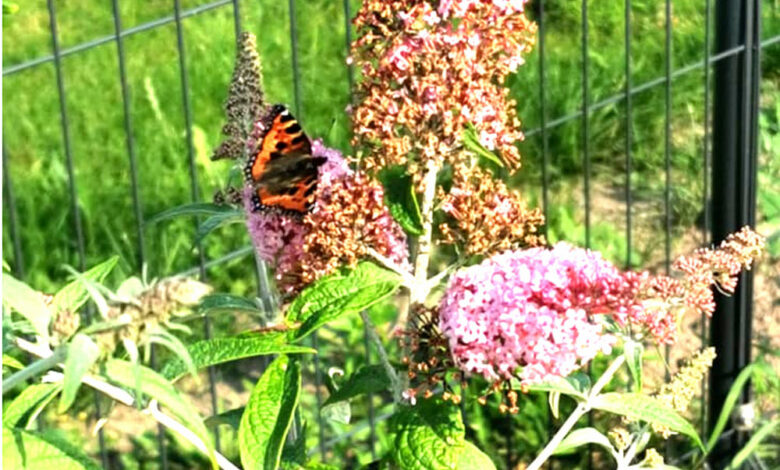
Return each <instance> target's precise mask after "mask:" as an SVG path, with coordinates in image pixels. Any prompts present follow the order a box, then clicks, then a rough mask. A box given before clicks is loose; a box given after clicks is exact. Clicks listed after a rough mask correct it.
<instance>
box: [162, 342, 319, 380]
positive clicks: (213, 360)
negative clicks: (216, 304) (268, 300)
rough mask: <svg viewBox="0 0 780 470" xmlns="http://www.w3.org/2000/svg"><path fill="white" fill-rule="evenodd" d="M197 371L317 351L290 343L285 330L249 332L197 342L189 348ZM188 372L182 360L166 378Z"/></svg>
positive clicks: (170, 367) (171, 366)
mask: <svg viewBox="0 0 780 470" xmlns="http://www.w3.org/2000/svg"><path fill="white" fill-rule="evenodd" d="M187 351H188V352H189V354H190V358H191V359H192V363H193V365H194V366H195V368H196V369H202V368H204V367H208V366H213V365H217V364H222V363H225V362H230V361H236V360H238V359H245V358H248V357H254V356H262V355H268V354H314V353H316V352H317V351H316V350H314V349H312V348H309V347H305V346H301V345H298V344H289V343H288V342H287V334H286V333H285V332H283V331H266V332H263V333H247V334H243V335H240V336H233V337H229V338H213V339H208V340H203V341H197V342H195V343H192V344H190V345H188V346H187ZM187 371H188V369H187V365H186V364H185V363H184V361H182V360H181V359H179V358H175V359H172V360H171V361H170V362H168V363H166V364H165V366H164V367H163V368H162V375H163V376H164V377H166V378H167V379H169V380H172V381H173V380H176V379H178V378H180V377H181V376H182V375H184V374H186V373H187Z"/></svg>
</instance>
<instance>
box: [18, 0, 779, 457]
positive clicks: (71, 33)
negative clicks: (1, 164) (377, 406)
mask: <svg viewBox="0 0 780 470" xmlns="http://www.w3.org/2000/svg"><path fill="white" fill-rule="evenodd" d="M205 3H206V2H205V1H204V0H184V1H182V7H183V8H185V9H187V8H192V7H196V6H199V5H203V4H205ZM239 3H240V6H241V8H240V12H241V15H240V17H241V22H242V24H243V26H244V28H245V29H247V30H249V31H252V32H254V33H255V34H257V36H258V42H259V47H260V53H261V57H262V61H263V69H264V76H265V77H264V80H265V89H266V93H267V95H268V97H269V101H274V102H282V103H287V104H289V105H292V104H293V102H294V98H293V89H294V86H293V72H292V63H291V57H292V54H291V46H290V26H289V22H288V10H287V2H285V1H281V0H253V1H248V0H244V1H241V2H239ZM120 4H121V5H120V8H121V12H120V13H121V20H122V25H123V28H124V29H128V28H132V27H136V26H139V25H142V24H144V23H147V22H150V21H154V20H155V19H157V18H160V17H165V16H169V15H172V14H173V10H172V8H173V7H172V2H170V1H162V0H145V1H127V0H126V1H123V2H120ZM55 5H56V7H57V11H58V26H59V31H60V43H61V46H62V48H63V49H66V48H68V47H73V46H76V45H78V44H81V43H83V42H84V41H89V40H93V39H95V38H99V37H104V36H110V35H112V34H113V32H114V29H113V28H114V26H113V18H112V14H111V3H110V2H108V1H107V0H103V1H97V0H68V1H65V0H57V1H55ZM358 5H359V2H358V1H352V5H351V6H352V11H353V12H354V11H356V10H357V8H358ZM20 7H21V9H20V11H19V12H18V13H16V14H14V15H11V16H4V17H3V51H4V56H3V67H4V68H7V67H10V66H13V65H15V64H19V63H22V62H24V61H27V60H31V59H35V58H38V57H43V56H47V55H50V54H51V37H50V34H49V17H48V12H47V10H46V4H45V2H44V1H42V0H39V1H36V2H24V3H21V2H20ZM296 9H297V11H296V13H297V19H298V22H297V26H298V28H297V29H298V35H299V48H298V53H299V58H300V80H301V97H300V98H301V109H300V110H298V117H299V119H300V120H301V121H302V123H303V126H304V128H305V129H306V130H307V131H308V133H309V134H310V135H311V136H312V137H322V138H324V139H325V141H326V143H327V144H328V145H330V146H333V147H337V148H340V149H341V150H343V151H349V145H348V142H349V125H348V124H349V123H348V119H347V116H346V114H345V112H344V110H345V108H346V107H347V106H348V105H349V103H350V94H349V88H348V83H347V67H346V65H345V59H346V55H347V53H346V49H345V18H344V11H343V6H342V2H340V1H335V0H297V1H296ZM545 10H546V27H547V36H546V48H547V49H546V71H547V72H546V88H545V90H544V96H545V99H546V108H547V121H548V122H549V121H552V120H554V119H556V118H559V117H562V116H567V115H570V114H572V113H575V112H577V111H578V110H579V109H580V108H581V106H582V85H581V67H582V58H581V35H580V29H581V16H580V2H579V1H574V0H549V1H547V2H545ZM589 13H590V16H589V27H590V47H589V50H588V57H589V61H590V76H589V80H590V96H589V99H590V101H591V103H595V102H598V101H600V100H603V99H606V98H608V97H610V96H613V95H615V94H618V93H621V92H622V91H623V89H624V87H625V84H626V81H625V75H624V71H625V57H624V49H623V47H624V46H623V45H624V37H623V31H624V29H623V28H624V23H623V21H624V20H623V14H624V13H623V2H614V1H596V0H591V1H590V2H589ZM762 15H763V30H762V35H763V37H771V36H774V35H776V34H778V33H780V13H779V12H778V6H777V5H776V2H774V1H769V0H767V1H764V2H763V8H762ZM631 20H632V36H631V68H632V75H631V81H632V83H633V84H634V86H636V85H640V84H642V83H644V82H647V81H649V80H653V79H656V78H659V77H662V76H663V73H664V60H665V49H664V21H665V18H664V2H662V1H658V0H633V1H632V10H631ZM706 21H707V18H705V15H704V2H703V1H700V0H675V1H674V2H673V30H674V36H673V45H672V63H673V67H674V68H675V69H678V68H682V67H684V66H686V65H689V64H693V63H696V62H699V61H701V60H702V59H703V56H704V52H705V44H704V30H705V24H706ZM183 25H184V41H185V47H186V57H187V71H188V74H189V84H190V89H189V90H188V91H189V93H190V98H191V103H192V117H193V128H192V132H193V136H194V138H193V144H194V149H195V159H196V169H197V174H198V188H197V189H198V192H199V193H200V195H201V197H202V198H203V199H209V198H210V197H211V195H212V194H213V192H214V191H215V190H216V189H218V188H220V187H222V186H223V185H224V184H225V182H226V180H227V178H228V173H229V171H230V164H229V163H226V162H211V161H209V159H208V157H209V155H210V152H211V150H212V149H213V148H214V147H215V146H216V145H217V144H218V142H219V138H220V136H219V131H220V128H221V125H222V120H223V114H222V102H223V100H224V98H225V95H226V89H227V84H228V82H229V79H230V75H231V71H232V66H233V61H234V41H235V35H234V23H233V10H232V7H231V6H230V5H226V6H223V7H220V8H218V9H214V10H211V11H208V12H205V13H202V14H198V15H195V16H192V17H189V18H186V19H184V20H183ZM124 46H125V53H126V65H127V79H128V89H129V97H130V102H129V109H130V116H131V120H132V138H133V143H134V148H135V155H136V158H137V166H138V181H139V185H138V191H139V197H140V208H141V212H142V214H143V217H144V218H147V219H148V218H150V217H151V216H153V215H155V214H157V213H159V212H161V211H163V210H165V209H168V208H171V207H174V206H177V205H180V204H184V203H187V202H190V201H191V187H190V170H189V160H188V154H187V141H186V129H185V120H184V113H183V110H182V89H181V82H180V75H179V73H180V71H179V63H178V52H177V47H176V28H175V24H174V23H168V24H166V25H164V26H160V27H156V28H154V29H152V30H150V31H145V32H142V33H138V34H133V35H131V36H128V37H126V38H125V40H124ZM762 54H763V59H762V90H763V93H762V98H761V102H762V123H763V124H762V166H761V171H762V178H761V180H760V181H761V185H762V186H761V187H760V190H762V191H764V193H765V194H771V193H773V192H780V188H778V185H780V183H778V181H780V163H779V162H778V158H780V155H778V151H780V143H777V141H778V139H777V135H778V120H780V111H779V110H780V104H778V103H780V100H778V83H780V44H776V45H774V46H771V47H769V48H766V49H764V50H763V52H762ZM62 64H63V74H64V75H63V77H64V82H65V88H66V111H67V114H68V118H69V124H70V138H71V148H72V155H73V162H74V169H75V182H76V187H77V191H78V207H79V210H80V212H81V217H82V221H83V225H84V239H85V244H86V246H85V252H86V255H87V261H86V264H87V265H93V264H95V263H97V262H99V261H102V260H104V259H106V258H107V257H108V256H110V255H113V254H117V255H120V257H121V262H120V267H119V270H118V271H117V278H123V277H125V276H127V275H132V274H138V273H139V272H140V271H141V260H140V259H139V248H138V246H139V240H138V236H137V233H138V224H137V221H136V219H135V217H134V212H133V200H132V187H131V180H130V176H131V175H130V165H129V157H128V148H127V135H126V133H125V117H124V114H123V102H122V91H121V88H120V82H119V69H118V60H117V47H116V44H115V42H113V41H108V42H106V43H105V44H103V45H101V46H99V47H96V48H93V49H90V50H88V51H84V52H80V53H77V54H74V55H70V56H68V57H65V58H63V61H62ZM510 85H511V87H512V91H513V96H514V97H515V98H516V99H517V101H518V112H519V115H520V117H521V119H522V120H523V123H524V128H525V129H526V130H529V129H534V128H536V127H537V126H539V124H540V122H541V117H540V111H539V105H540V84H539V57H538V49H537V50H535V51H534V52H533V53H532V54H531V55H530V56H529V57H528V59H527V63H526V65H524V66H523V67H522V68H520V70H519V72H518V73H517V75H516V76H514V77H512V79H511V80H510ZM672 96H673V101H672V107H671V116H672V121H671V123H672V132H673V134H672V136H671V155H670V156H671V167H672V187H671V191H672V194H671V196H672V211H673V214H672V215H673V222H674V227H675V231H674V233H673V236H674V240H675V241H676V240H677V239H678V237H679V236H680V235H681V234H682V233H684V232H685V230H686V229H687V228H689V227H691V226H693V225H694V224H695V223H696V221H697V218H699V217H700V214H701V211H702V209H703V205H704V203H703V190H704V189H703V181H704V166H703V142H704V127H703V126H704V111H703V103H704V97H705V88H704V71H703V69H696V70H694V71H692V72H690V73H688V74H685V75H683V76H681V77H678V78H676V79H675V80H674V81H673V83H672ZM58 99H59V98H58V93H57V87H56V81H55V71H54V66H53V64H52V63H51V62H49V63H46V64H43V65H40V66H36V67H32V68H28V69H26V70H23V71H21V72H18V73H14V74H11V75H6V76H4V79H3V102H4V103H3V104H4V106H3V137H4V158H5V159H7V167H8V170H9V171H8V173H9V174H8V176H9V178H10V180H11V182H12V189H13V195H14V198H15V202H16V206H17V207H16V209H17V219H18V229H19V234H20V239H21V248H22V252H23V260H21V261H23V267H24V271H25V273H26V280H27V281H29V282H30V284H31V285H33V286H35V287H36V288H40V289H42V290H44V291H52V290H54V289H55V286H58V285H61V283H62V281H63V280H64V279H65V277H66V272H65V271H64V270H63V269H62V266H63V265H65V264H70V265H73V266H77V265H78V257H77V251H76V241H75V235H74V233H75V232H74V228H73V214H72V213H71V212H70V202H69V189H68V175H67V168H66V160H65V153H64V145H63V135H62V127H61V118H60V111H59V101H58ZM664 114H665V108H664V89H663V86H658V87H654V88H652V89H648V90H646V91H643V92H641V93H639V94H636V95H634V97H633V114H632V120H631V123H630V124H631V129H632V133H633V142H632V145H631V155H632V159H633V172H632V174H631V183H632V188H633V193H632V195H633V198H634V200H635V202H636V207H635V208H634V210H633V216H634V224H635V226H634V227H633V229H634V230H635V239H634V246H633V247H632V248H633V249H632V255H631V256H632V261H633V263H634V264H637V263H641V262H646V261H654V260H655V261H657V260H658V256H659V253H663V237H662V236H660V234H661V233H662V232H661V230H662V229H663V220H664V217H663V216H664V214H663V210H664V206H663V193H664V158H665V154H664V137H665V134H664ZM589 125H590V140H589V141H588V142H583V139H582V134H581V126H582V121H581V119H580V118H577V119H573V120H571V121H569V122H567V123H565V124H562V125H559V126H556V127H554V128H552V129H550V130H549V131H548V133H547V137H548V145H549V147H548V148H549V159H550V164H551V166H550V182H551V187H550V193H549V194H550V202H551V206H550V209H549V214H550V233H551V238H553V239H569V240H573V241H575V242H578V243H584V237H585V231H584V227H583V220H584V210H585V205H584V197H583V188H582V180H583V148H584V146H585V145H587V148H588V150H589V152H590V157H591V159H592V177H593V191H592V192H593V193H594V194H597V195H600V199H599V200H598V201H599V203H596V204H593V206H592V208H591V209H592V213H591V221H592V233H591V237H592V240H591V241H592V245H593V247H594V248H598V249H601V250H603V251H604V252H605V253H606V255H607V256H608V257H610V258H611V259H613V260H615V261H617V262H619V263H623V262H624V260H626V257H627V251H628V250H627V246H626V241H625V233H626V226H625V219H624V212H625V205H624V203H623V202H622V201H623V197H624V186H625V183H626V181H625V176H624V174H625V162H626V153H625V132H626V119H625V109H624V104H623V102H622V101H620V100H618V101H616V102H615V103H614V104H611V105H609V106H606V107H604V108H602V109H600V110H598V111H596V112H594V113H592V114H591V115H590V116H589ZM765 142H770V143H769V144H766V145H765V144H764V143H765ZM772 142H774V143H772ZM541 148H542V147H541V139H540V135H539V134H536V135H534V136H531V137H529V138H528V139H527V140H526V141H525V142H523V143H521V144H520V149H521V153H522V155H523V166H524V167H523V169H521V170H520V172H519V173H518V174H516V175H515V176H513V177H512V182H513V184H514V185H515V186H516V187H517V188H518V189H519V190H521V191H522V192H523V193H524V194H525V195H526V196H527V197H528V199H529V200H530V201H531V203H532V204H540V203H541V184H540V182H541V162H542V154H541ZM6 189H8V188H6ZM5 199H6V203H5V204H4V205H3V221H4V225H3V248H4V250H5V251H4V255H3V257H4V259H5V260H6V261H8V262H9V264H10V265H11V267H12V268H15V267H17V266H19V262H20V260H16V259H14V256H13V250H12V248H11V247H12V243H11V232H10V226H9V223H8V222H9V210H8V207H9V206H8V198H7V197H6V198H5ZM776 217H780V212H778V213H777V215H776ZM141 231H142V233H143V241H144V245H145V249H146V251H145V254H146V256H145V259H144V260H143V261H144V262H145V263H146V264H147V265H148V271H149V274H150V275H151V276H163V275H168V274H171V273H174V272H178V271H181V270H184V269H187V268H190V267H192V266H195V265H196V264H197V260H198V258H197V256H196V255H195V252H194V251H193V249H192V237H193V234H194V226H193V222H192V221H191V220H179V221H173V222H170V221H168V222H164V223H160V224H157V225H152V226H142V227H141ZM247 243H248V238H247V236H246V233H245V231H244V230H243V228H242V227H241V226H232V227H228V228H226V229H222V230H220V231H219V232H217V233H214V234H212V235H211V236H209V238H208V239H207V240H206V243H205V245H204V247H205V253H206V258H207V259H215V258H218V257H220V256H223V255H225V254H227V253H229V252H231V251H232V250H235V249H237V248H239V247H242V246H245V245H246V244H247ZM673 254H674V252H673ZM208 277H209V280H210V281H211V282H213V283H214V284H215V285H216V287H217V288H218V289H220V290H226V291H232V292H235V293H239V294H244V295H251V293H252V292H254V290H255V283H256V279H255V274H254V264H253V261H252V259H251V257H250V256H245V257H243V258H239V259H236V260H233V261H231V262H229V263H227V264H223V265H220V266H218V267H214V268H211V269H209V271H208ZM375 314H376V315H377V318H376V321H377V323H381V322H382V320H383V319H384V322H385V323H387V322H388V321H389V318H390V317H392V315H391V314H388V313H387V312H384V313H382V312H375ZM385 317H387V318H385ZM222 326H224V327H227V324H226V325H222ZM218 327H219V325H218ZM360 328H361V327H360V324H359V322H357V320H354V321H353V320H348V321H346V320H345V321H344V322H342V323H340V324H339V325H336V326H335V327H334V332H326V333H324V334H325V337H324V339H323V342H324V345H325V347H327V348H328V350H329V351H331V352H334V351H336V352H338V351H342V354H335V355H330V356H329V357H328V358H324V359H323V361H325V364H324V366H325V369H327V366H329V365H337V366H340V367H344V368H345V369H347V371H348V372H349V371H352V370H354V368H355V367H357V366H358V365H359V364H360V363H361V362H362V356H359V355H358V356H355V355H352V354H347V353H346V352H344V351H350V350H359V349H356V348H360V347H361V346H360V343H361V342H362V335H360V334H359V333H355V332H356V331H358V332H359V331H360ZM323 370H324V369H323ZM305 400H308V401H311V402H312V403H310V404H313V398H312V396H311V394H310V393H309V394H308V395H307V397H306V398H305ZM527 406H528V407H530V408H528V409H527V410H526V416H532V415H533V413H534V411H533V410H535V409H536V408H534V407H533V405H532V404H528V405H527ZM539 407H540V408H539V410H542V409H543V407H544V404H543V403H542V404H539ZM310 408H311V407H310ZM537 411H538V410H537ZM354 413H356V415H358V416H362V417H363V418H362V419H364V417H365V409H360V410H358V411H356V412H354ZM490 413H491V412H489V411H485V414H481V413H479V412H476V411H475V413H474V414H473V416H474V419H475V423H473V424H475V426H474V427H473V428H472V429H475V430H476V431H475V432H477V433H478V434H479V435H477V436H471V437H476V438H477V439H478V440H479V442H480V446H481V447H483V448H485V449H487V450H488V452H489V453H490V454H491V456H493V457H494V459H495V460H496V461H497V462H501V461H503V460H504V459H505V457H506V456H505V449H506V446H508V445H510V443H506V442H503V440H502V439H503V437H501V435H502V434H504V435H505V434H506V433H505V432H503V431H501V429H503V428H501V426H503V425H502V424H500V423H503V422H504V421H502V419H503V418H501V417H499V416H488V415H489V414H490ZM537 414H538V415H539V416H537V418H538V419H531V418H529V419H528V420H527V422H525V421H524V422H522V423H520V424H517V423H516V424H515V425H514V426H515V427H514V428H513V429H514V430H515V432H514V433H513V436H514V437H513V439H514V441H513V442H512V443H511V445H512V446H513V448H514V450H515V455H516V456H517V455H524V454H525V453H528V452H532V451H533V449H535V448H537V447H538V443H539V442H541V441H542V440H544V439H545V437H546V425H545V421H544V420H545V419H546V418H545V416H546V415H545V414H544V413H541V412H539V413H537ZM480 423H481V424H480ZM496 423H499V424H498V425H497V424H496ZM329 426H330V428H329V430H328V433H329V435H335V434H337V433H340V432H343V431H345V430H347V429H349V428H348V427H345V426H341V425H338V424H334V423H330V424H329ZM310 434H311V435H313V434H314V433H313V432H310ZM483 434H484V435H483ZM366 435H367V431H363V432H361V433H359V434H358V435H356V436H355V438H354V439H355V440H357V441H360V442H364V441H365V438H366ZM312 439H314V438H313V437H312ZM382 439H384V437H383V435H380V446H381V447H382V446H386V445H387V444H388V443H387V442H384V441H383V440H382ZM150 442H153V440H152V441H150ZM350 445H351V444H350V441H349V440H347V441H346V442H342V443H341V444H339V445H337V452H342V453H341V454H339V455H342V456H343V455H349V452H348V450H347V449H348V448H349V447H350ZM381 447H380V448H381ZM152 449H153V445H152ZM344 458H353V459H355V461H357V460H358V458H357V457H356V456H354V455H353V456H352V457H344ZM360 460H363V461H364V460H365V456H364V455H363V456H362V457H361V458H360ZM363 463H365V462H363Z"/></svg>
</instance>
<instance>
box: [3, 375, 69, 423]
mask: <svg viewBox="0 0 780 470" xmlns="http://www.w3.org/2000/svg"><path fill="white" fill-rule="evenodd" d="M61 389H62V384H59V383H45V384H34V385H30V386H29V387H25V388H24V390H22V392H21V393H19V395H17V397H16V398H14V400H13V401H12V402H11V403H10V404H9V405H8V406H7V407H6V408H5V409H4V410H3V426H7V427H9V428H15V427H23V428H26V427H27V425H28V424H30V423H32V422H33V421H34V420H35V418H36V417H37V415H38V413H36V410H37V411H38V412H40V410H41V409H43V408H44V407H45V406H46V405H47V404H48V403H49V402H50V401H51V399H52V398H54V397H55V396H56V395H57V393H58V392H59V391H60V390H61ZM25 418H26V419H25ZM22 420H25V422H26V424H24V425H22V424H21V421H22Z"/></svg>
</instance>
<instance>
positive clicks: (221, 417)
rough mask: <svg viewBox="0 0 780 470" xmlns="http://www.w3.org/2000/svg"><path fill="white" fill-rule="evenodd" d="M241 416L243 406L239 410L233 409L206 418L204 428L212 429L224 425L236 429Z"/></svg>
mask: <svg viewBox="0 0 780 470" xmlns="http://www.w3.org/2000/svg"><path fill="white" fill-rule="evenodd" d="M243 415H244V407H243V406H242V407H241V408H234V409H232V410H228V411H223V412H222V413H220V414H217V415H214V416H209V417H208V418H206V426H208V427H210V428H213V427H217V426H220V425H223V424H225V425H228V426H230V427H231V428H233V429H238V426H239V425H240V424H241V417H242V416H243Z"/></svg>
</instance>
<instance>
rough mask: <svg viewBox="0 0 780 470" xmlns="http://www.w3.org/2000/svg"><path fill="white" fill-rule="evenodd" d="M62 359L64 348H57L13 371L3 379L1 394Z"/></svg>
mask: <svg viewBox="0 0 780 470" xmlns="http://www.w3.org/2000/svg"><path fill="white" fill-rule="evenodd" d="M63 359H65V354H64V350H63V349H57V351H55V352H54V353H52V354H51V355H50V356H48V357H43V358H42V359H39V360H37V361H35V362H33V363H32V364H30V365H29V366H27V367H25V368H24V369H22V370H20V371H17V372H14V373H13V374H11V376H10V377H8V378H7V379H5V380H3V395H5V394H6V393H7V392H9V391H11V390H12V389H13V388H14V387H15V386H16V385H18V384H20V383H22V382H24V381H25V380H27V379H29V378H32V377H35V376H36V375H40V374H42V373H44V372H46V371H47V370H49V369H51V368H52V367H55V366H56V365H57V364H58V363H60V362H62V360H63Z"/></svg>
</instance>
